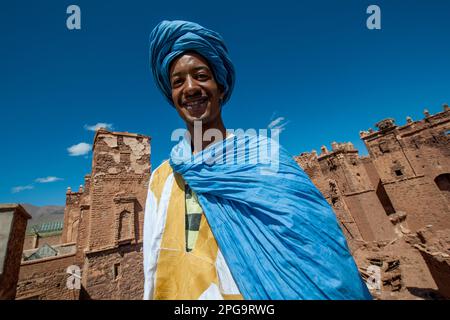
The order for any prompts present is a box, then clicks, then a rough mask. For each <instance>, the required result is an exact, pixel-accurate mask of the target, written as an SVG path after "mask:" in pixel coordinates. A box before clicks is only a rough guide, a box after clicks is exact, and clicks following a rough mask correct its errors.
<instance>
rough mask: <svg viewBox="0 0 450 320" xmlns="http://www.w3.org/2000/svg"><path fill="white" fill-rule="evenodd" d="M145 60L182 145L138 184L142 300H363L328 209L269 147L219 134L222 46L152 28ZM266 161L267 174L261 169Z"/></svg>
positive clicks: (208, 38) (200, 31)
mask: <svg viewBox="0 0 450 320" xmlns="http://www.w3.org/2000/svg"><path fill="white" fill-rule="evenodd" d="M150 56H151V67H152V72H153V75H154V78H155V81H156V83H157V85H158V87H159V88H160V90H161V91H162V93H163V94H164V95H165V97H166V99H167V101H168V102H169V103H170V104H171V105H172V106H174V107H175V108H176V110H177V112H178V114H179V116H180V117H181V118H182V119H183V120H184V122H185V123H186V127H187V132H188V134H186V136H185V137H184V138H183V139H182V140H181V141H180V142H179V143H178V144H177V145H176V146H175V147H174V148H173V149H172V152H171V155H170V159H169V161H166V162H164V163H163V164H162V165H160V166H159V167H158V168H157V169H156V170H154V172H153V174H152V177H151V179H150V184H149V191H148V197H147V203H146V209H145V210H146V213H145V223H144V274H145V286H144V287H145V292H144V298H145V299H242V298H244V299H370V298H371V296H370V294H369V292H368V290H367V287H366V286H365V284H364V283H363V281H362V279H361V277H360V275H359V273H358V270H357V267H356V265H355V263H354V261H353V258H352V256H351V255H350V253H349V250H348V247H347V243H346V241H345V238H344V236H343V234H342V232H341V230H340V228H339V225H338V223H337V220H336V217H335V215H334V213H333V211H332V209H331V207H330V206H329V205H328V203H327V202H326V200H325V199H324V198H323V196H322V195H321V194H320V192H319V191H318V190H317V189H316V188H315V187H314V185H313V184H312V183H311V181H310V180H309V178H308V177H307V176H306V174H305V173H304V172H303V171H302V170H301V168H300V167H299V166H298V165H297V164H296V163H295V161H294V160H293V159H292V157H291V156H290V155H289V154H288V153H287V152H286V151H285V150H284V149H283V148H281V147H280V146H279V145H278V144H277V143H276V142H275V141H273V140H271V139H258V138H249V139H239V138H238V137H237V136H235V135H230V134H227V131H226V129H225V125H224V123H223V121H222V117H221V112H222V107H223V106H224V104H225V103H226V102H227V101H228V100H229V98H230V96H231V92H232V90H233V86H234V78H235V74H234V68H233V64H232V63H231V60H230V58H229V56H228V51H227V48H226V47H225V44H224V42H223V39H222V37H221V36H220V35H219V34H218V33H216V32H214V31H211V30H208V29H206V28H203V27H202V26H200V25H198V24H196V23H192V22H186V21H163V22H161V23H160V24H158V25H157V26H156V27H155V29H154V30H153V31H152V33H151V35H150ZM198 124H200V127H201V129H202V130H200V133H199V131H198V130H196V125H198ZM207 130H209V131H213V132H214V133H215V134H213V135H212V136H214V137H215V139H214V141H212V142H211V141H209V139H203V136H202V134H203V133H204V132H205V131H207ZM269 145H270V147H271V148H272V147H273V146H275V147H276V148H275V149H273V148H272V149H271V150H275V151H276V152H274V153H271V156H266V157H264V156H262V157H261V158H259V156H260V155H261V153H260V150H261V148H266V147H267V146H269ZM242 150H244V151H243V152H242ZM273 155H276V156H277V157H276V162H277V166H276V169H275V170H274V169H273V167H270V165H269V166H268V162H267V161H263V160H267V159H269V160H271V159H272V158H273ZM224 158H226V159H228V160H229V159H232V161H223V160H224ZM272 160H273V159H272Z"/></svg>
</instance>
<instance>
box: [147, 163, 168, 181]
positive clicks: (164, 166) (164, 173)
mask: <svg viewBox="0 0 450 320" xmlns="http://www.w3.org/2000/svg"><path fill="white" fill-rule="evenodd" d="M172 172H173V169H172V167H171V166H170V162H169V160H164V161H163V162H162V163H161V164H160V165H159V166H158V167H156V169H155V170H153V172H152V178H151V179H152V180H154V179H155V178H162V177H164V178H167V177H168V176H169V175H170V174H171V173H172Z"/></svg>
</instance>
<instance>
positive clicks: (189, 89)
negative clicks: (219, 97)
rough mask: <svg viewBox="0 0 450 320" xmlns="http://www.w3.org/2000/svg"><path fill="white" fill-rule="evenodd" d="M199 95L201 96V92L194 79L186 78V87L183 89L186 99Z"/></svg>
mask: <svg viewBox="0 0 450 320" xmlns="http://www.w3.org/2000/svg"><path fill="white" fill-rule="evenodd" d="M199 93H200V94H201V90H200V87H199V86H198V84H197V82H196V81H195V79H193V78H192V77H187V79H186V87H185V88H184V94H185V95H186V96H187V97H190V96H195V95H198V94H199Z"/></svg>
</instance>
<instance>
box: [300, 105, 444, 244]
mask: <svg viewBox="0 0 450 320" xmlns="http://www.w3.org/2000/svg"><path fill="white" fill-rule="evenodd" d="M424 113H425V117H424V119H422V120H419V121H412V120H411V118H409V117H408V118H407V123H406V124H405V125H403V126H397V125H396V124H395V121H394V119H385V120H383V121H380V122H378V123H377V124H376V126H377V127H378V130H377V131H374V130H369V131H362V132H360V136H361V139H362V140H363V141H364V143H365V145H366V147H367V150H368V151H369V156H366V157H360V156H359V155H358V151H357V150H356V149H355V148H354V147H353V145H352V144H351V143H350V142H348V143H336V142H333V143H332V146H331V147H332V148H331V150H328V149H327V148H326V147H325V146H323V147H322V148H321V152H320V154H317V152H315V151H313V152H311V153H302V154H301V155H299V156H297V157H295V159H296V161H297V163H298V164H299V165H300V166H301V167H302V168H303V169H304V170H305V172H306V173H307V174H308V175H309V176H310V177H311V179H312V181H313V183H314V184H315V185H316V186H317V187H318V188H319V189H320V191H321V192H322V194H323V195H324V196H325V198H326V199H327V200H328V202H329V203H330V204H331V205H332V206H333V208H334V210H335V212H336V215H337V217H338V218H339V221H340V223H341V226H342V229H343V231H344V233H345V235H346V237H347V239H348V241H349V243H350V246H351V247H353V248H354V247H355V246H357V244H358V243H362V242H361V241H379V240H393V239H395V238H396V237H398V236H399V235H401V234H402V233H408V232H415V231H418V230H419V229H421V228H424V227H426V226H432V228H433V229H434V230H442V229H448V228H450V198H449V196H450V137H449V132H450V110H449V107H448V106H447V105H444V111H443V112H440V113H437V114H435V115H430V114H429V113H428V111H426V110H425V112H424Z"/></svg>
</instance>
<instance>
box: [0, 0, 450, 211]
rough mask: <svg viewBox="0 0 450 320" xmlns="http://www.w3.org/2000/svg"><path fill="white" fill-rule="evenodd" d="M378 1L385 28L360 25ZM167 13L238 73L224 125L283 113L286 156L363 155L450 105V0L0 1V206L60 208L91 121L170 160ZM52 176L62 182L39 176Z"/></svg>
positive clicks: (75, 181)
mask: <svg viewBox="0 0 450 320" xmlns="http://www.w3.org/2000/svg"><path fill="white" fill-rule="evenodd" d="M70 4H76V5H78V6H79V7H80V8H81V27H82V29H81V30H77V31H69V30H68V29H67V28H66V18H67V16H68V15H67V14H66V8H67V6H69V5H70ZM370 4H377V5H379V6H380V8H381V27H382V29H381V30H368V29H367V28H366V19H367V17H368V14H366V8H367V7H368V5H370ZM163 19H168V20H173V19H181V20H190V21H195V22H198V23H200V24H202V25H204V26H205V27H208V28H211V29H213V30H216V31H218V32H219V33H221V34H222V35H223V37H224V38H225V40H226V42H227V45H228V47H229V50H230V55H231V58H232V60H233V62H234V64H235V66H236V70H237V80H236V87H235V91H234V93H233V96H232V98H231V101H230V102H229V104H227V106H226V107H225V108H224V119H225V124H226V126H227V127H229V128H264V127H266V126H267V125H268V123H269V122H270V121H271V120H273V119H275V118H277V117H284V118H285V120H286V121H288V123H287V125H286V127H285V130H284V131H283V133H282V134H281V142H282V144H284V146H285V147H286V148H287V149H288V150H289V151H290V152H291V153H292V154H299V153H301V152H303V151H310V150H312V149H317V150H319V149H320V146H321V145H322V144H326V145H328V146H329V145H330V143H331V142H332V141H338V142H344V141H352V142H353V143H354V144H355V145H356V147H357V148H358V149H360V151H361V153H366V151H365V150H364V147H363V144H362V143H361V142H360V140H359V134H358V133H359V131H360V130H366V129H367V128H369V127H374V123H375V122H377V121H378V120H380V119H383V118H386V117H393V118H395V119H396V120H397V123H399V124H403V123H405V117H406V116H407V115H410V116H412V117H413V119H418V118H422V117H423V115H422V111H423V109H424V108H425V107H427V108H428V109H429V110H430V112H432V113H435V112H439V111H441V110H442V104H443V103H446V102H447V103H450V59H449V52H450V24H449V21H450V1H446V0H440V1H438V0H432V1H425V0H422V1H396V0H391V1H370V2H369V1H356V0H346V1H342V0H341V1H338V0H336V1H324V0H317V1H283V0H278V1H267V2H266V1H242V0H240V1H225V2H218V1H211V0H208V1H178V0H171V1H167V0H164V1H159V0H152V1H133V0H129V1H111V0H109V1H106V0H105V1H100V0H96V1H92V0H90V1H81V0H72V1H20V0H19V1H8V2H5V3H2V5H1V7H0V33H1V50H0V108H1V116H0V119H1V122H0V123H1V129H2V132H3V139H2V146H1V150H2V151H1V156H0V202H26V203H31V204H35V205H47V204H64V202H65V190H66V188H67V186H71V187H72V188H77V187H78V185H80V184H82V183H83V177H84V175H85V174H87V173H89V172H90V170H91V161H92V157H91V154H90V153H89V154H88V155H87V156H86V155H83V156H70V155H69V152H68V150H67V148H69V147H70V146H73V145H76V144H78V143H81V142H84V143H88V144H92V140H93V137H94V132H92V131H89V130H86V129H85V126H86V125H95V124H96V123H99V122H103V123H110V124H112V125H113V127H114V129H115V130H117V131H129V132H135V133H141V134H145V135H149V136H151V137H152V165H153V167H156V166H157V165H159V164H160V162H161V161H162V160H163V159H165V158H167V156H168V153H169V151H170V149H171V147H172V143H171V142H170V134H171V132H172V130H174V129H175V128H179V127H182V126H183V123H182V122H181V121H180V120H179V119H178V117H177V114H176V112H175V111H174V110H173V109H172V108H171V107H170V106H169V105H168V104H167V103H166V102H165V101H164V99H163V97H162V95H161V94H160V93H159V92H158V91H157V89H156V87H155V85H154V83H153V79H152V78H151V73H150V69H149V64H148V46H149V45H148V36H149V33H150V31H151V30H152V28H153V27H154V26H155V25H156V24H157V23H158V22H159V21H161V20H163ZM47 177H57V178H59V179H62V180H58V179H56V181H53V182H48V183H40V182H37V181H36V179H38V178H47ZM50 180H51V179H50ZM24 186H25V187H26V186H28V187H29V188H28V189H27V188H25V189H24V190H22V191H19V192H15V193H14V192H13V188H15V187H24ZM31 188H32V189H31ZM16 191H18V190H16Z"/></svg>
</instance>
